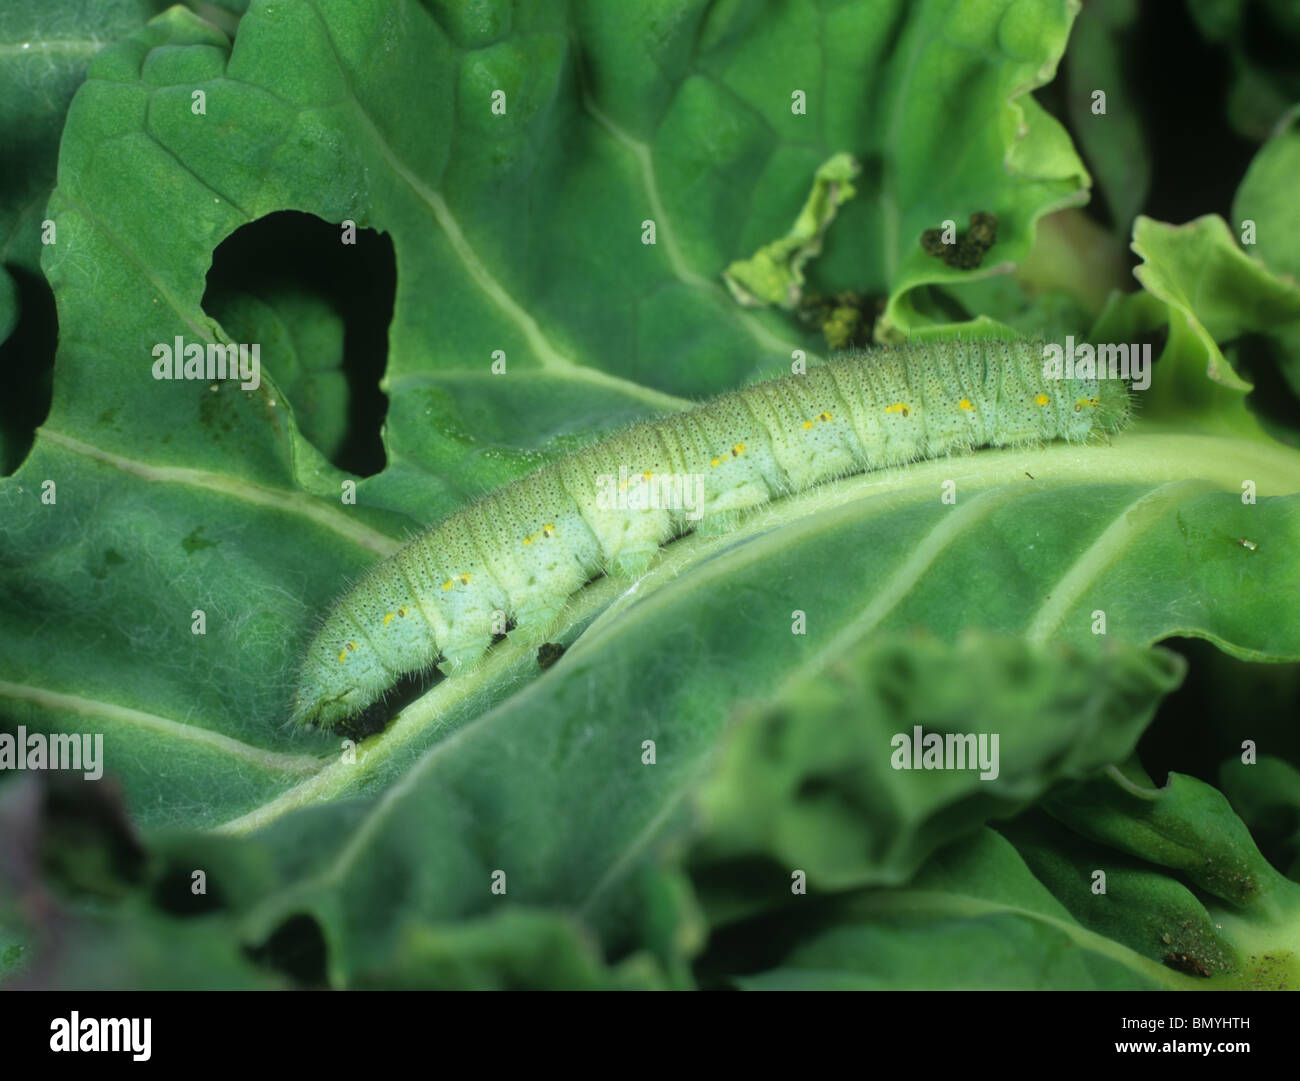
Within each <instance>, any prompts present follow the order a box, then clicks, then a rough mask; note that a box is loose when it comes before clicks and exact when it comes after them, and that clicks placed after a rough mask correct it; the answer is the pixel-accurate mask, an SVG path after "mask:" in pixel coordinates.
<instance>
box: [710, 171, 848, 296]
mask: <svg viewBox="0 0 1300 1081" xmlns="http://www.w3.org/2000/svg"><path fill="white" fill-rule="evenodd" d="M860 171H861V168H860V166H859V165H858V163H857V162H856V161H854V160H853V158H852V156H851V155H849V154H836V155H835V156H834V157H833V158H830V159H829V160H827V161H825V162H823V163H822V164H821V165H820V166H818V168H817V172H816V173H815V174H814V176H813V190H812V191H811V192H810V193H809V195H808V201H807V202H806V203H804V205H803V209H802V210H801V211H799V216H798V217H797V218H796V219H795V222H794V225H792V226H791V227H790V231H789V232H788V233H786V235H785V236H783V237H782V238H781V239H780V240H774V241H772V243H770V244H765V245H764V246H763V247H761V248H760V249H759V250H758V251H757V252H755V253H754V255H753V257H752V258H750V259H741V260H737V261H736V262H734V263H732V264H731V265H730V266H729V267H727V269H726V270H724V271H723V272H722V278H723V280H724V281H725V282H726V283H727V288H728V289H730V290H731V293H732V295H733V296H734V297H735V298H736V300H737V301H738V302H739V303H741V304H746V305H752V306H763V305H767V304H776V305H778V306H779V307H782V308H786V309H793V308H795V307H796V306H797V305H798V303H799V299H800V296H801V295H802V290H803V266H804V264H805V263H806V262H807V261H808V260H809V259H811V258H813V256H815V255H818V254H819V253H820V252H821V250H822V240H823V237H824V236H825V233H826V230H827V229H828V228H830V224H831V222H832V221H834V220H835V214H836V211H838V210H839V208H840V204H841V203H844V202H846V201H847V200H849V199H852V198H853V196H854V194H856V193H855V191H854V188H853V184H852V183H851V181H852V180H853V178H854V177H855V176H857V175H858V173H859V172H860Z"/></svg>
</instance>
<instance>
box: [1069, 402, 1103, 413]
mask: <svg viewBox="0 0 1300 1081" xmlns="http://www.w3.org/2000/svg"><path fill="white" fill-rule="evenodd" d="M1100 401H1101V399H1100V398H1080V399H1079V400H1078V401H1076V402H1075V403H1074V411H1075V412H1076V413H1077V412H1079V410H1081V409H1082V408H1083V407H1084V406H1085V405H1086V406H1088V407H1089V408H1091V407H1092V406H1094V405H1096V404H1097V403H1098V402H1100Z"/></svg>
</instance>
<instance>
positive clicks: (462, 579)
mask: <svg viewBox="0 0 1300 1081" xmlns="http://www.w3.org/2000/svg"><path fill="white" fill-rule="evenodd" d="M460 584H461V585H463V586H467V585H469V575H468V574H462V575H461V576H460Z"/></svg>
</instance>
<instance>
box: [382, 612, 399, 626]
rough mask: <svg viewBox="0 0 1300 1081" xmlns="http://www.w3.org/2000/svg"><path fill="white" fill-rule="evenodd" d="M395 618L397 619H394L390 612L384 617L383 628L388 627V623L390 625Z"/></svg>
mask: <svg viewBox="0 0 1300 1081" xmlns="http://www.w3.org/2000/svg"><path fill="white" fill-rule="evenodd" d="M396 618H397V617H396V616H395V615H393V613H392V612H389V613H388V615H386V616H384V626H385V627H387V626H388V625H389V624H390V623H392V622H393V620H395V619H396Z"/></svg>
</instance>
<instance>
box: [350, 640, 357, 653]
mask: <svg viewBox="0 0 1300 1081" xmlns="http://www.w3.org/2000/svg"><path fill="white" fill-rule="evenodd" d="M356 648H357V644H356V642H349V643H348V649H349V651H350V650H354V649H356Z"/></svg>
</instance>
